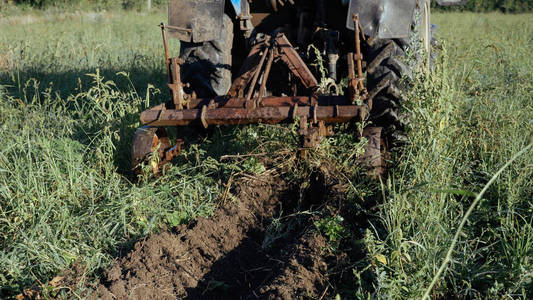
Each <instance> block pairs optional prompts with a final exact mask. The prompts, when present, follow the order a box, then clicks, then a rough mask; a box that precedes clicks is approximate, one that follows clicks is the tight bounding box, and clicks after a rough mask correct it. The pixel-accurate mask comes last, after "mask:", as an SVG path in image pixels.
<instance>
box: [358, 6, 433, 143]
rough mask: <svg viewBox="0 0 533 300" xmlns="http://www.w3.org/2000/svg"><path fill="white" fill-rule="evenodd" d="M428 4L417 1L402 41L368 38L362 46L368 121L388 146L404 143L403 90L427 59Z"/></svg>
mask: <svg viewBox="0 0 533 300" xmlns="http://www.w3.org/2000/svg"><path fill="white" fill-rule="evenodd" d="M429 16H430V12H429V3H428V1H426V0H420V1H419V9H418V10H415V13H414V17H413V24H412V28H411V29H412V32H411V34H410V36H409V37H408V38H406V39H377V38H376V39H369V40H368V41H367V44H366V47H365V52H366V53H365V54H366V55H365V57H366V58H367V67H366V73H367V81H368V83H367V85H368V91H369V95H370V96H371V97H372V98H373V106H372V111H371V112H370V121H371V122H372V124H373V125H374V126H380V127H383V128H384V130H385V135H386V136H387V140H388V141H389V145H390V146H391V147H394V146H397V145H401V144H402V143H403V142H404V141H405V134H404V132H405V129H406V123H407V121H406V119H405V118H404V117H403V116H402V112H401V109H400V108H401V106H402V105H403V102H404V100H405V98H406V94H405V91H406V90H407V88H408V86H409V85H410V84H411V83H412V80H413V76H414V74H415V72H417V71H418V70H422V68H423V67H424V66H427V65H428V64H429V63H430V61H429V58H431V54H430V51H431V23H430V17H429Z"/></svg>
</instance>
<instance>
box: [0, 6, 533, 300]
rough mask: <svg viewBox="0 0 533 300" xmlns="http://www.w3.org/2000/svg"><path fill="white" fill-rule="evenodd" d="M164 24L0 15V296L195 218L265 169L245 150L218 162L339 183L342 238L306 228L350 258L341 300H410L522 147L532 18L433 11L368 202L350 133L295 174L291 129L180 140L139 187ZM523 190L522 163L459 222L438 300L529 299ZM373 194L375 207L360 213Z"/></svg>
mask: <svg viewBox="0 0 533 300" xmlns="http://www.w3.org/2000/svg"><path fill="white" fill-rule="evenodd" d="M164 19H165V15H164V14H163V13H157V14H148V15H146V14H144V15H143V14H140V13H135V12H127V13H101V14H80V15H74V16H71V17H68V18H62V17H60V16H54V17H52V18H51V19H46V18H45V17H43V18H40V19H39V18H38V19H36V20H35V22H28V23H24V22H21V23H13V24H16V26H14V25H9V24H12V23H2V22H1V21H0V31H1V32H2V35H0V85H1V86H2V88H0V140H1V141H4V144H3V146H2V147H0V233H1V235H0V245H1V247H0V249H1V250H0V288H1V290H0V296H8V295H15V294H17V293H18V292H20V290H21V289H23V288H26V287H28V286H31V285H33V284H35V283H37V281H40V282H42V283H45V284H46V283H47V282H49V281H50V280H51V279H52V278H53V277H54V276H55V275H57V274H58V272H60V271H62V270H64V269H65V268H67V267H70V266H80V267H81V269H82V270H83V271H82V272H83V273H84V274H85V275H86V276H87V278H89V279H90V278H94V276H97V275H98V272H99V271H101V270H102V269H104V268H105V267H107V266H108V264H109V262H110V261H111V260H112V259H113V257H116V256H117V255H119V254H122V253H123V252H124V251H127V250H128V249H129V248H130V246H131V244H132V242H133V241H135V240H136V239H137V238H138V237H140V236H143V235H146V234H148V233H150V232H153V231H155V230H159V229H161V228H165V227H172V226H175V225H177V224H181V223H184V222H187V221H188V220H190V219H194V218H196V217H198V216H200V215H209V214H210V213H211V212H212V211H213V210H214V209H215V207H216V206H217V203H218V202H219V201H220V200H221V195H223V194H224V191H225V190H226V188H227V187H226V186H225V185H224V183H225V182H227V181H228V180H229V178H231V177H232V176H238V174H239V173H242V172H245V173H248V174H256V173H261V172H264V170H265V166H264V165H263V164H262V163H261V162H260V161H258V160H257V159H255V156H251V157H248V158H245V159H235V160H233V159H232V160H226V159H221V157H222V155H226V154H245V153H254V154H260V153H264V152H273V153H274V154H272V155H270V158H271V159H273V160H274V161H275V162H276V163H278V164H281V162H287V163H290V164H291V166H294V168H293V169H294V172H292V173H288V174H286V175H285V176H289V177H290V176H292V179H291V178H289V179H291V180H300V181H303V179H302V178H305V177H306V176H309V173H310V170H312V169H313V168H317V167H318V166H319V165H320V163H321V162H322V161H328V162H330V163H332V164H333V165H334V166H335V168H336V169H337V170H338V171H339V172H340V173H342V174H344V176H345V179H346V181H345V182H344V183H345V184H346V185H347V189H346V190H347V193H346V199H345V201H351V202H353V203H356V204H358V205H361V211H360V212H357V213H360V214H366V215H370V216H371V218H370V220H369V221H368V223H365V224H366V225H363V226H362V227H357V228H354V225H353V224H350V223H348V221H347V220H348V218H346V217H345V218H341V217H338V216H333V217H330V216H326V217H324V218H322V219H321V220H318V221H317V222H316V223H315V225H316V227H317V228H318V230H320V231H321V232H323V234H324V235H325V236H326V237H327V238H328V239H329V240H330V242H331V246H332V247H331V248H332V251H335V250H340V248H342V247H345V246H346V244H349V246H350V247H358V248H362V249H363V250H364V256H363V257H362V259H361V260H358V261H355V262H353V264H354V268H353V272H354V278H356V281H357V284H356V285H354V286H350V287H349V289H348V291H347V292H346V294H345V295H343V297H357V298H365V299H366V298H368V297H369V296H370V297H375V298H416V297H420V296H422V294H423V292H424V291H425V288H427V286H428V285H429V282H430V281H431V278H432V277H433V276H434V275H435V273H436V272H437V269H438V268H439V266H440V264H441V262H442V261H443V259H444V256H445V254H446V251H447V250H448V247H449V245H450V243H451V240H452V238H453V236H454V234H455V232H456V229H457V226H458V225H459V223H460V220H461V218H462V217H463V216H464V212H465V211H466V210H467V208H468V207H469V205H470V204H471V202H472V201H473V197H472V194H473V193H476V192H478V191H479V190H481V188H482V187H483V186H484V185H485V184H486V183H487V181H488V180H489V179H490V178H491V177H492V175H493V174H494V173H495V172H496V171H497V170H498V169H499V168H500V167H501V166H502V165H504V164H505V163H506V162H507V161H508V160H509V159H510V158H511V157H512V156H513V155H514V154H516V153H517V152H518V151H520V150H521V149H523V148H524V147H525V146H526V145H527V144H528V143H530V141H531V135H532V133H533V103H532V102H531V99H532V96H533V86H532V81H531V78H533V74H532V70H533V59H532V57H531V54H530V51H529V49H531V40H530V32H532V30H533V24H532V21H531V20H532V18H531V16H529V15H523V16H505V15H502V14H485V15H480V14H465V13H463V14H458V13H453V14H441V15H436V16H434V18H433V22H434V23H436V24H437V25H439V30H438V38H439V40H440V42H441V44H442V48H443V49H442V50H441V51H440V54H439V59H438V62H437V64H436V67H435V71H434V73H433V74H432V75H428V77H427V78H426V77H423V76H424V75H421V76H422V77H419V78H418V79H417V82H416V85H415V87H414V88H413V89H412V90H411V92H410V93H409V99H410V100H409V101H408V103H407V106H406V110H408V112H409V115H410V125H409V131H408V138H409V141H410V143H409V144H408V145H407V146H406V147H405V149H403V152H402V153H401V154H398V155H400V156H399V157H395V158H394V162H395V163H396V165H395V166H394V169H393V170H392V174H391V175H390V178H389V180H387V181H386V182H383V186H382V188H381V190H380V189H379V186H378V189H376V186H375V185H370V184H368V182H365V181H363V180H362V179H361V178H362V177H361V174H360V172H359V170H358V169H357V168H356V167H355V166H354V164H353V158H354V157H355V156H356V155H357V154H358V153H360V150H361V147H360V146H361V145H360V144H357V145H355V142H354V139H353V134H347V133H341V134H338V135H336V136H335V137H331V138H328V139H327V140H326V141H324V143H323V144H322V146H321V148H319V149H318V150H317V151H313V152H310V153H309V155H308V159H307V160H306V161H304V162H303V163H297V161H296V160H295V159H294V151H295V148H296V147H297V145H298V144H297V141H298V139H297V136H296V135H295V134H294V133H295V132H296V129H295V127H294V126H293V125H289V126H268V125H260V126H247V127H242V128H229V129H228V128H226V129H223V128H217V129H215V130H214V132H213V133H212V134H211V135H210V137H209V138H204V139H201V140H188V141H187V142H188V143H189V144H192V145H191V146H190V147H188V148H186V149H185V153H184V155H182V156H180V157H179V158H178V161H177V162H176V163H175V164H173V165H172V167H171V168H170V169H169V170H168V171H167V173H166V174H165V175H163V176H161V177H159V178H157V179H155V180H154V179H151V180H147V178H146V177H145V178H141V179H140V180H136V178H135V176H134V175H133V174H131V172H130V171H129V147H130V143H131V137H132V134H133V132H134V130H135V128H136V127H137V126H138V125H139V122H138V114H139V112H140V111H141V110H142V109H144V108H146V107H149V106H151V105H154V104H156V103H158V102H160V101H161V100H162V99H166V98H167V97H168V94H167V91H166V89H164V88H163V87H164V86H165V84H164V83H165V76H164V64H163V55H162V47H161V41H160V32H159V29H158V28H157V26H156V25H157V24H159V22H160V21H162V20H164ZM15 21H16V20H15ZM15 21H14V22H15ZM102 25H104V26H102ZM172 49H175V50H174V51H176V50H177V47H176V45H173V47H172ZM32 78H34V79H32ZM157 88H161V89H162V90H158V89H157ZM531 178H533V153H532V152H531V151H530V152H529V153H527V154H526V155H524V156H522V157H520V158H519V159H518V160H517V162H515V163H514V164H513V165H511V167H510V168H508V169H506V170H505V171H504V173H503V174H502V175H501V177H500V178H499V179H498V180H497V181H496V182H495V184H494V185H492V186H491V188H490V189H489V191H488V193H487V194H486V195H485V196H484V197H483V199H482V201H481V202H480V204H479V207H478V208H477V209H476V210H475V211H474V214H473V215H472V216H471V217H470V218H469V222H468V223H467V225H466V227H465V228H464V230H463V232H464V233H463V234H462V235H461V237H460V240H459V243H458V244H457V247H456V250H455V251H454V252H453V262H452V264H450V266H449V268H448V269H447V271H446V272H445V274H444V276H443V277H441V280H439V281H438V282H437V285H436V286H435V289H434V292H433V294H432V295H433V296H434V297H435V298H457V297H467V298H470V297H483V298H485V297H486V298H502V297H520V296H522V297H523V298H531V296H532V294H533V288H532V286H533V283H532V278H533V260H532V257H533V227H532V226H533V205H532V202H531V199H533V180H532V179H531ZM376 193H379V194H383V197H384V200H383V202H382V203H381V204H380V205H379V207H378V210H377V211H371V210H366V209H365V208H364V206H363V205H362V204H363V203H364V202H365V201H367V200H368V199H370V198H373V197H374V198H375V196H376ZM229 198H231V197H229ZM361 231H362V232H361ZM360 236H362V238H361V239H360V240H352V239H355V238H356V237H360ZM354 245H355V246H354Z"/></svg>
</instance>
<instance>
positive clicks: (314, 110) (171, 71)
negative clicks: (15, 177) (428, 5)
mask: <svg viewBox="0 0 533 300" xmlns="http://www.w3.org/2000/svg"><path fill="white" fill-rule="evenodd" d="M353 22H354V28H355V30H354V32H355V35H354V40H355V45H354V46H355V47H354V49H355V50H356V51H355V53H348V55H347V56H346V67H347V69H348V74H349V82H348V88H347V93H346V95H329V94H326V95H324V94H319V93H318V90H319V83H318V81H317V79H316V78H315V76H314V75H313V73H312V72H311V71H310V70H309V68H308V67H307V65H306V64H305V63H304V61H303V60H302V58H301V57H300V55H299V54H298V52H297V51H296V50H295V49H294V48H293V46H292V44H291V43H290V42H289V40H288V39H287V37H286V36H285V35H284V34H283V33H280V32H278V33H274V34H272V35H265V36H263V37H261V38H260V39H257V40H256V41H255V44H254V45H253V46H252V47H251V50H250V52H249V54H248V56H247V57H246V59H245V60H244V62H243V64H242V67H241V69H240V71H239V73H238V74H239V75H238V76H237V77H236V78H235V80H234V81H233V83H232V85H231V88H230V89H229V92H228V93H227V95H224V96H215V97H208V98H200V97H197V96H196V94H195V93H194V92H192V93H186V92H185V89H186V88H188V87H190V85H188V84H184V83H182V81H181V76H180V74H181V70H180V68H181V65H182V64H183V60H182V59H180V58H178V57H170V55H169V52H170V51H169V47H168V42H167V30H168V29H172V30H174V31H185V32H187V31H188V29H186V28H179V27H175V26H169V25H164V24H163V23H161V25H160V28H161V32H162V37H163V45H164V49H165V62H166V66H167V70H168V87H169V89H170V92H171V99H170V100H169V101H167V102H166V103H162V104H160V105H158V106H155V107H152V108H150V109H148V110H145V111H143V112H142V113H141V116H140V120H141V123H142V124H143V126H142V127H140V128H138V129H137V131H136V132H135V136H134V138H133V146H132V153H131V155H132V166H133V168H134V169H136V170H140V168H139V166H140V165H142V163H143V162H144V163H146V162H148V163H149V164H150V167H151V169H152V171H153V173H154V174H155V175H157V174H159V173H160V172H161V170H162V167H163V166H164V165H166V164H168V163H169V162H170V161H171V160H172V159H173V158H174V157H175V156H177V155H179V154H180V151H181V148H182V145H183V141H182V140H178V141H177V143H176V144H174V145H173V144H171V143H170V140H169V137H168V135H167V133H166V130H165V127H172V126H178V127H179V126H193V127H194V126H196V127H204V128H208V127H209V126H213V125H245V124H258V123H264V124H279V123H291V122H299V131H298V133H299V135H300V137H301V146H302V147H301V148H300V154H301V155H305V153H306V149H309V148H313V147H317V146H318V145H319V143H320V141H321V140H322V139H323V138H324V137H326V136H330V135H333V134H334V130H333V129H334V126H332V125H333V124H336V123H349V122H364V121H366V120H367V119H368V116H369V113H370V111H371V109H372V98H371V97H369V94H368V92H367V90H366V89H365V87H364V84H363V82H364V79H363V71H362V59H363V56H362V53H361V49H360V39H361V38H364V35H363V34H362V28H361V25H360V24H359V18H358V15H357V14H354V15H353ZM274 62H280V63H281V64H283V65H284V66H285V67H286V68H287V69H288V71H289V73H290V74H291V76H292V77H293V78H296V79H297V80H298V81H299V86H302V87H303V90H304V91H306V92H307V93H306V94H305V95H297V94H296V91H297V85H296V84H293V87H292V91H293V93H294V95H292V96H267V95H266V94H267V93H268V92H267V83H268V80H269V78H270V77H271V76H272V74H271V73H272V72H271V71H272V65H273V63H274ZM354 134H355V133H354ZM357 134H358V136H359V137H364V138H366V139H367V140H368V143H367V144H366V147H365V154H364V155H363V157H362V158H360V159H361V162H362V163H363V165H364V166H366V167H368V171H369V173H370V174H371V175H372V176H376V177H379V176H382V175H384V174H385V170H386V168H385V163H386V162H385V157H386V142H385V139H384V138H383V134H382V128H381V127H367V128H365V129H364V130H363V132H359V133H357ZM154 155H155V158H156V160H155V161H154V160H153V158H154Z"/></svg>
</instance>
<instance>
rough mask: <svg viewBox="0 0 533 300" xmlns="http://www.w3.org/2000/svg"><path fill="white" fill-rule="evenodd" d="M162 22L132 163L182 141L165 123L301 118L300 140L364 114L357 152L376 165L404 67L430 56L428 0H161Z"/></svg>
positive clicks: (444, 1) (400, 125) (166, 157)
mask: <svg viewBox="0 0 533 300" xmlns="http://www.w3.org/2000/svg"><path fill="white" fill-rule="evenodd" d="M462 2H463V1H461V0H440V1H439V0H437V3H438V4H439V5H458V4H462ZM160 28H161V32H162V38H163V46H164V53H165V63H166V67H167V71H168V75H167V77H168V87H169V89H170V95H171V96H170V99H168V101H166V102H165V103H162V104H160V105H158V106H155V107H152V108H150V109H148V110H146V111H143V112H142V113H141V116H140V121H141V123H142V124H143V126H142V127H140V128H138V129H137V131H136V133H135V135H134V138H133V145H132V153H131V154H132V166H133V168H134V169H138V166H139V165H142V163H143V162H146V161H147V159H148V157H154V156H155V157H157V162H156V163H152V165H151V167H152V170H153V172H154V174H158V173H159V172H160V171H161V168H162V166H164V165H165V164H167V163H168V162H170V161H171V160H172V158H173V157H175V156H176V155H179V153H180V151H181V147H182V144H183V142H182V141H181V140H178V141H177V143H175V144H171V142H170V140H169V137H168V135H167V133H166V130H165V127H170V126H193V127H195V126H196V127H200V128H201V127H204V128H208V127H210V126H216V125H245V124H254V123H268V124H278V123H290V122H299V134H300V136H301V141H302V149H307V148H312V147H316V146H317V145H318V144H319V142H320V141H321V140H322V139H323V138H324V137H325V136H329V135H332V134H334V128H335V127H334V126H332V125H334V124H336V123H350V122H364V124H369V125H368V126H366V128H365V129H364V130H362V132H358V133H357V134H358V135H359V136H361V137H364V138H366V139H367V140H368V142H367V146H366V149H365V154H364V155H363V156H362V157H361V158H360V159H361V160H362V162H363V164H364V165H365V166H367V167H368V169H369V172H370V173H371V174H372V175H373V176H382V175H383V174H385V171H386V168H385V166H386V159H385V158H386V154H385V153H386V151H387V148H389V147H395V145H397V144H400V143H401V141H402V140H403V139H404V138H403V136H404V130H405V122H404V119H403V118H402V114H401V111H400V108H401V106H402V101H403V100H404V97H405V91H406V89H407V88H409V78H412V77H413V74H414V73H416V72H419V71H423V70H427V69H430V68H431V64H432V60H433V59H434V56H435V54H434V53H432V48H434V47H433V46H434V44H435V41H434V39H433V38H432V33H433V31H434V28H433V26H432V25H431V19H430V1H429V0H248V1H246V0H231V1H229V0H228V1H225V0H169V4H168V24H163V23H161V24H160ZM168 38H175V39H179V41H180V55H179V57H170V54H169V53H170V50H169V46H168V40H167V39H168ZM317 62H320V63H317Z"/></svg>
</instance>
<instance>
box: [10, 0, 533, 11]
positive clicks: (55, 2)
mask: <svg viewBox="0 0 533 300" xmlns="http://www.w3.org/2000/svg"><path fill="white" fill-rule="evenodd" d="M335 1H337V0H335ZM338 1H340V0H338ZM167 3H168V0H152V7H163V6H165V5H167ZM10 4H17V5H19V6H31V7H38V8H44V9H47V8H52V7H55V8H62V9H73V8H75V9H96V10H100V9H117V8H124V9H136V10H145V9H146V8H147V0H119V1H116V0H0V9H1V8H2V6H7V5H10ZM431 4H432V6H433V8H436V9H437V10H439V11H473V12H490V11H501V12H506V13H521V12H530V11H533V2H532V1H530V0H467V1H466V3H465V4H464V5H463V6H451V7H442V6H438V5H437V3H436V1H435V0H431Z"/></svg>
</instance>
